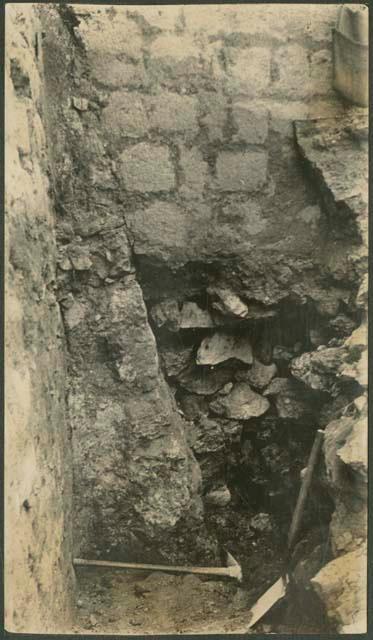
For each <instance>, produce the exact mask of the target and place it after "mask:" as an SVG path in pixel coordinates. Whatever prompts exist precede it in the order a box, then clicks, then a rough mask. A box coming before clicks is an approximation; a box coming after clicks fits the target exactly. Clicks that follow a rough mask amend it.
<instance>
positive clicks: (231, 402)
mask: <svg viewBox="0 0 373 640" xmlns="http://www.w3.org/2000/svg"><path fill="white" fill-rule="evenodd" d="M269 406H270V405H269V402H268V400H267V399H266V398H263V397H262V396H260V395H259V394H258V393H255V391H252V389H251V387H250V385H249V384H247V383H245V382H241V383H239V384H236V385H235V386H234V388H233V390H232V392H231V393H230V394H229V395H228V396H225V397H223V398H219V399H218V400H215V402H212V403H211V405H210V408H211V409H212V410H213V411H214V412H215V413H217V414H218V415H223V416H226V417H227V418H233V419H235V420H249V419H250V418H254V417H258V416H261V415H263V413H265V412H266V411H267V410H268V409H269Z"/></svg>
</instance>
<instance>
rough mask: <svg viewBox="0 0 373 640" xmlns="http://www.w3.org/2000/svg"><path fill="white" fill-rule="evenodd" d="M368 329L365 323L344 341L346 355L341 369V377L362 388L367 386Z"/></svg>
mask: <svg viewBox="0 0 373 640" xmlns="http://www.w3.org/2000/svg"><path fill="white" fill-rule="evenodd" d="M367 344H368V328H367V324H366V322H363V323H362V324H361V325H360V327H358V328H357V329H355V331H354V332H353V333H352V335H351V336H350V337H349V338H348V339H347V340H346V341H345V345H346V347H347V349H348V355H347V356H346V357H345V364H344V366H343V367H342V370H341V375H342V376H346V377H348V378H352V379H353V380H357V382H358V383H359V384H360V385H361V386H362V387H363V388H365V389H366V388H367V386H368V349H367Z"/></svg>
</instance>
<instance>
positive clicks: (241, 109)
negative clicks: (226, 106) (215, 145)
mask: <svg viewBox="0 0 373 640" xmlns="http://www.w3.org/2000/svg"><path fill="white" fill-rule="evenodd" d="M232 116H233V121H234V124H235V125H236V127H237V129H238V131H237V133H235V134H234V136H233V140H234V141H237V142H247V143H249V144H263V143H264V142H265V141H266V139H267V135H268V111H267V110H263V111H260V110H257V109H256V110H255V111H252V110H250V108H249V107H248V106H247V103H246V102H234V103H233V106H232Z"/></svg>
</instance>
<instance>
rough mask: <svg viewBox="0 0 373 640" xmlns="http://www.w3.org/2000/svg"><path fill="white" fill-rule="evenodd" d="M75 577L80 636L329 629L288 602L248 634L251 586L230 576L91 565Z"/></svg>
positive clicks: (285, 631)
mask: <svg viewBox="0 0 373 640" xmlns="http://www.w3.org/2000/svg"><path fill="white" fill-rule="evenodd" d="M77 577H78V599H77V613H76V621H75V627H74V632H75V633H79V634H112V635H118V634H119V635H152V634H221V633H240V634H243V633H271V632H272V633H284V634H294V633H308V634H315V633H320V632H322V631H324V632H325V628H323V627H322V625H320V623H319V621H318V620H317V621H316V620H315V623H314V624H312V623H310V621H309V620H307V619H305V618H304V617H303V616H302V615H301V614H300V612H299V608H298V607H297V606H295V607H294V602H293V603H292V605H291V603H290V605H289V603H288V602H287V601H286V600H285V601H283V602H282V603H279V604H278V605H276V607H275V608H274V609H273V610H272V612H271V613H270V614H269V616H268V615H267V616H266V617H265V618H264V619H263V620H262V621H261V622H260V623H258V624H257V625H256V627H255V630H254V631H252V632H248V631H247V625H248V621H249V610H250V606H251V605H252V604H253V602H254V601H255V600H253V597H252V590H250V589H247V588H246V587H245V586H242V585H238V584H237V583H235V582H233V581H230V580H229V579H228V580H227V581H225V580H224V579H223V580H216V579H210V578H205V577H203V578H200V577H198V576H194V575H187V576H180V575H171V574H165V573H161V572H156V573H144V572H142V573H126V572H123V571H120V570H110V569H106V568H105V569H101V568H100V569H95V568H91V567H90V568H84V569H83V568H80V569H79V571H78V572H77ZM277 577H278V576H277ZM270 584H271V582H270V583H269V584H268V585H267V586H270ZM264 590H265V588H264ZM261 591H263V587H262V588H261ZM295 610H296V611H297V613H296V615H295V616H294V611H295ZM289 614H290V615H289Z"/></svg>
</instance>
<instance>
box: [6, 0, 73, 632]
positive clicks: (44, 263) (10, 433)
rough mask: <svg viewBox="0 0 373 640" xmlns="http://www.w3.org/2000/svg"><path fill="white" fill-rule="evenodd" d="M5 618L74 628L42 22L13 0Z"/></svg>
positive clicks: (9, 17)
mask: <svg viewBox="0 0 373 640" xmlns="http://www.w3.org/2000/svg"><path fill="white" fill-rule="evenodd" d="M6 53H7V57H6V67H5V83H6V85H5V95H6V108H7V109H6V140H5V145H6V146H5V181H6V193H5V196H6V203H5V204H6V218H5V221H6V225H5V230H6V241H5V264H6V272H5V290H6V306H5V321H6V331H5V368H6V375H5V394H6V406H5V425H6V428H5V549H4V551H5V628H6V629H7V631H10V632H18V633H19V632H25V631H26V632H28V633H36V634H38V633H58V632H62V631H64V630H65V631H66V630H68V629H71V604H72V598H73V592H74V580H73V572H72V535H71V525H72V522H71V518H72V516H71V504H72V496H71V493H72V463H71V437H70V433H69V430H68V426H67V422H66V419H65V376H66V371H65V354H64V345H65V339H64V328H63V324H62V319H61V314H60V309H59V305H58V304H57V301H56V295H55V284H56V253H57V252H56V242H55V224H54V210H53V203H52V201H51V199H50V197H49V187H50V185H49V180H48V155H47V145H46V138H45V126H44V125H45V123H44V113H43V87H42V83H43V60H42V51H41V28H40V24H39V21H38V18H37V15H36V11H35V7H33V6H32V5H15V4H13V5H9V4H8V5H7V7H6Z"/></svg>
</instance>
